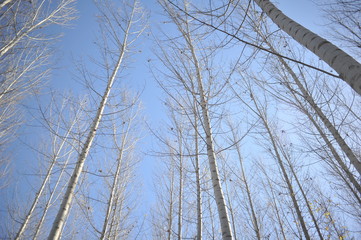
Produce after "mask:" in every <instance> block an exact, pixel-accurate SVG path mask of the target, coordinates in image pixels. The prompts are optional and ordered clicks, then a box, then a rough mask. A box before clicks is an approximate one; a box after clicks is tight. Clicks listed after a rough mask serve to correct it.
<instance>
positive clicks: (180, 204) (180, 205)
mask: <svg viewBox="0 0 361 240" xmlns="http://www.w3.org/2000/svg"><path fill="white" fill-rule="evenodd" d="M177 131H178V134H179V137H178V147H179V195H178V234H177V235H178V240H182V239H183V238H182V219H183V181H184V180H183V151H182V147H183V146H182V132H181V131H182V130H181V129H177Z"/></svg>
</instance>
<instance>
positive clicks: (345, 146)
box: [263, 38, 361, 191]
mask: <svg viewBox="0 0 361 240" xmlns="http://www.w3.org/2000/svg"><path fill="white" fill-rule="evenodd" d="M263 40H264V41H265V43H266V44H267V45H268V46H269V47H270V49H271V50H272V51H274V52H276V50H275V49H274V48H273V46H272V44H271V43H270V42H269V41H268V40H267V39H266V38H264V39H263ZM279 61H280V62H281V64H282V65H283V66H284V67H285V68H286V71H287V72H288V73H289V74H290V75H291V77H292V79H293V80H294V82H295V83H296V85H297V87H298V88H299V89H300V90H301V93H302V96H303V98H304V99H305V100H306V101H307V102H308V103H309V105H310V106H311V107H312V109H313V110H314V111H315V112H316V114H317V115H318V116H319V117H320V119H321V121H322V122H323V123H324V125H325V126H326V128H327V129H328V130H329V132H330V133H331V134H332V136H333V137H334V139H335V140H336V142H337V144H338V145H339V146H340V148H341V149H342V151H343V152H344V153H345V154H346V156H347V157H348V159H349V160H350V162H351V164H352V165H353V166H354V168H355V169H356V170H357V171H358V173H359V174H360V175H361V162H360V161H359V160H358V159H357V157H356V155H355V154H354V152H353V151H352V149H351V148H350V147H349V146H348V144H347V143H346V142H345V140H344V139H343V138H342V136H341V134H340V133H339V131H338V130H337V129H336V127H335V126H334V125H333V124H332V123H331V122H330V120H329V119H328V118H327V117H326V116H325V114H324V113H323V111H322V109H321V108H320V107H318V105H317V103H316V102H315V101H314V99H313V97H312V96H311V95H310V93H309V92H308V91H307V89H306V88H305V87H304V86H303V84H302V83H301V81H300V80H299V78H298V77H297V74H296V73H295V72H294V71H293V70H292V69H291V67H290V66H289V65H288V64H287V62H286V61H285V60H283V59H282V58H281V57H279ZM285 86H286V87H287V88H288V89H289V90H290V92H291V94H292V95H293V97H294V98H295V99H296V101H297V102H298V103H299V105H300V106H302V104H301V102H300V101H299V99H298V97H297V96H296V95H295V93H294V91H293V89H292V87H291V86H290V85H289V84H288V83H287V82H286V83H285ZM301 108H302V112H303V113H304V114H305V115H307V117H308V118H309V119H310V121H311V122H312V124H313V125H314V126H315V127H316V129H317V130H318V132H319V133H320V135H321V137H322V138H323V139H324V140H325V143H326V144H327V146H328V147H329V149H330V150H331V152H332V154H333V155H334V156H335V159H336V160H337V162H338V163H339V165H340V166H341V167H342V169H343V170H344V171H345V173H346V175H347V176H348V177H349V178H350V179H351V182H352V183H355V187H356V188H357V189H358V191H360V185H359V184H357V181H355V179H354V177H353V175H352V173H351V172H350V170H349V169H348V167H347V166H346V164H345V163H344V162H343V161H342V160H341V158H340V157H339V155H338V153H337V151H336V150H335V148H334V147H333V146H332V144H331V142H330V141H329V140H328V138H327V137H326V134H325V133H324V132H323V131H322V129H321V128H320V126H318V124H317V123H316V121H315V120H314V118H313V117H312V116H311V114H310V112H308V111H307V110H306V109H305V108H304V107H301Z"/></svg>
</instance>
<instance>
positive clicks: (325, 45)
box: [254, 0, 361, 94]
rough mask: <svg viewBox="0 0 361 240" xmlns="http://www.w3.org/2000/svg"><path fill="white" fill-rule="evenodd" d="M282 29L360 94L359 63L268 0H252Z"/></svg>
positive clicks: (360, 71)
mask: <svg viewBox="0 0 361 240" xmlns="http://www.w3.org/2000/svg"><path fill="white" fill-rule="evenodd" d="M254 1H255V2H256V3H257V5H258V6H259V7H260V8H261V9H262V10H263V11H264V12H265V13H266V14H267V15H268V16H269V17H270V18H271V19H272V21H273V22H274V23H275V24H277V26H278V27H280V28H281V29H282V30H283V31H285V32H286V33H287V34H288V35H290V36H291V37H292V38H294V39H295V40H296V41H297V42H298V43H300V44H301V45H303V46H304V47H306V48H307V49H308V50H310V51H312V52H313V53H314V54H316V55H317V56H318V57H319V58H321V59H322V60H323V61H325V62H326V63H327V64H328V65H330V66H331V67H332V68H333V69H334V70H335V71H336V72H337V73H338V74H339V76H340V78H341V79H343V80H344V81H345V82H346V83H348V84H349V85H350V86H351V87H352V88H353V89H354V90H355V91H356V92H357V93H358V94H361V64H360V63H359V62H357V61H356V60H355V59H353V58H352V57H351V56H350V55H348V54H347V53H345V52H344V51H342V50H341V49H339V48H338V47H336V46H335V45H333V44H332V43H330V42H329V41H327V40H326V39H324V38H322V37H320V36H318V35H317V34H315V33H313V32H312V31H310V30H308V29H307V28H305V27H303V26H301V25H300V24H298V23H297V22H295V21H293V20H292V19H291V18H289V17H287V16H286V15H284V14H283V13H282V12H281V11H280V10H279V9H278V8H276V6H275V5H273V4H272V3H271V2H270V1H268V0H254Z"/></svg>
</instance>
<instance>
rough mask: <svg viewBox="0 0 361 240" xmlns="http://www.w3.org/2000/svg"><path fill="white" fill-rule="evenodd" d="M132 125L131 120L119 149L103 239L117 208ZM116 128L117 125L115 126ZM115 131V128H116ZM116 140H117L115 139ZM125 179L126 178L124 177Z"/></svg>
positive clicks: (103, 229)
mask: <svg viewBox="0 0 361 240" xmlns="http://www.w3.org/2000/svg"><path fill="white" fill-rule="evenodd" d="M130 126H131V122H129V123H128V124H127V128H126V130H125V132H124V134H123V135H122V141H121V145H120V147H119V149H118V151H119V152H118V158H117V168H116V171H115V173H114V179H113V183H112V186H111V192H110V195H109V199H108V202H107V211H106V214H105V218H104V222H103V228H102V231H101V236H100V239H101V240H103V239H105V236H106V233H107V230H108V222H109V220H110V218H111V211H112V210H113V211H115V208H114V206H113V204H114V201H116V199H115V198H116V196H115V195H116V189H117V186H118V182H119V177H120V171H121V169H122V167H123V155H124V151H125V144H126V142H127V138H128V134H129V129H130ZM114 128H115V126H114ZM114 131H115V130H114ZM115 137H116V134H115V133H114V138H115ZM114 141H115V142H116V140H115V139H114ZM123 180H124V179H123Z"/></svg>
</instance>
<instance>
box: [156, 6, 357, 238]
mask: <svg viewBox="0 0 361 240" xmlns="http://www.w3.org/2000/svg"><path fill="white" fill-rule="evenodd" d="M340 2H343V1H340ZM160 3H161V5H162V7H163V9H164V11H165V13H166V15H167V17H168V21H166V23H167V24H170V25H173V26H174V28H176V29H177V30H175V31H174V32H172V33H169V32H167V33H165V34H164V36H163V38H162V37H161V38H160V39H161V40H159V45H158V46H159V48H160V49H161V50H160V51H158V52H157V57H158V59H159V61H160V62H161V63H163V66H162V67H161V68H159V70H158V73H159V74H158V75H157V76H156V78H157V79H158V82H159V85H160V86H161V88H162V89H163V90H164V92H165V93H166V94H167V98H166V103H167V106H168V109H169V110H168V111H169V112H170V116H171V121H170V122H169V124H168V125H167V130H168V131H169V132H170V134H171V136H169V137H161V136H168V135H165V134H160V133H157V132H155V133H154V135H155V136H156V137H157V139H158V140H159V142H160V145H161V146H164V148H162V151H160V152H158V156H159V157H160V158H161V159H162V160H161V164H162V163H163V164H164V165H165V168H164V172H163V176H166V177H163V178H159V180H158V181H166V183H164V186H165V188H160V189H158V191H159V193H158V194H157V199H158V202H157V204H156V206H155V210H154V213H153V215H152V226H153V238H155V239H221V238H222V239H304V238H305V239H355V238H357V237H358V236H360V231H359V225H360V223H361V219H360V206H361V205H360V201H359V199H360V196H361V192H360V176H361V175H360V174H361V172H360V163H361V162H360V148H359V146H358V144H357V142H359V137H358V133H359V129H358V127H357V125H359V124H360V118H359V117H358V116H359V107H358V106H357V105H358V104H357V102H359V100H360V99H359V93H360V89H359V87H358V86H359V84H360V81H361V77H360V76H361V75H360V73H361V65H360V63H359V62H358V61H356V60H355V59H354V58H353V57H351V56H350V55H348V54H347V53H345V52H344V51H342V50H340V49H339V48H337V47H335V46H334V45H333V44H332V43H330V42H329V41H327V40H325V39H323V38H321V37H319V36H317V35H316V34H314V33H312V32H310V31H309V30H307V29H306V28H304V27H302V26H301V25H299V24H298V23H295V22H294V21H293V20H291V19H289V18H288V17H286V16H285V15H283V13H282V12H280V11H279V10H278V9H277V8H276V7H275V6H274V5H273V4H272V3H271V2H269V1H254V2H253V1H249V2H247V1H237V2H229V3H225V4H224V5H222V4H221V3H213V2H212V3H209V2H207V3H203V4H204V5H202V3H192V2H187V1H183V2H181V1H160ZM217 4H218V5H217ZM338 4H340V3H338ZM348 5H352V8H348V9H349V10H350V11H353V13H354V15H353V16H357V14H358V13H357V9H358V10H360V8H359V7H357V6H355V5H353V4H351V3H344V5H343V6H342V7H345V8H347V7H348ZM337 6H338V5H337V3H334V4H333V5H332V9H333V10H334V11H335V8H337ZM328 11H330V10H329V9H328ZM341 12H342V13H341ZM342 14H344V12H343V11H340V12H339V15H335V16H334V17H335V19H336V18H337V19H338V20H339V22H338V24H340V25H343V26H344V29H340V31H345V30H350V29H351V30H352V29H355V31H356V30H357V26H358V25H357V24H359V22H357V21H359V20H355V19H357V17H353V18H352V20H348V19H347V20H345V19H344V16H343V15H342ZM344 21H347V22H348V23H350V22H351V23H353V24H354V26H347V27H346V26H345V24H343V23H344ZM352 21H353V22H352ZM277 26H278V27H279V28H281V29H282V30H283V31H284V32H283V31H280V30H279V29H278V28H277ZM356 35H357V34H356ZM337 36H338V35H337ZM347 36H350V35H349V34H348V35H347ZM339 37H341V38H342V40H344V41H345V40H346V38H345V36H343V37H342V36H339ZM350 37H353V38H354V37H355V36H350ZM292 38H293V39H292ZM294 40H296V41H297V42H298V43H299V44H301V46H300V45H299V44H298V43H296V42H295V41H294ZM348 40H350V39H348ZM351 42H352V44H353V45H354V42H355V41H351V40H350V44H351ZM242 47H243V48H242ZM306 48H307V49H309V50H310V51H311V52H313V53H314V54H316V56H317V57H319V58H320V59H316V58H315V57H314V56H313V55H312V54H311V53H309V52H307V49H306ZM237 51H238V53H235V52H237ZM353 55H354V56H355V54H353ZM229 59H231V60H229ZM222 61H223V62H222ZM321 61H324V62H326V63H327V64H328V65H329V66H330V67H331V68H333V71H335V72H337V73H338V75H335V74H333V73H332V72H330V71H325V70H323V69H326V66H325V65H324V64H322V62H321ZM227 64H228V65H227ZM336 65H337V67H336ZM346 65H347V66H346ZM351 72H353V73H351ZM347 74H350V75H349V76H346V75H347ZM351 75H352V76H351ZM341 79H342V80H344V81H345V82H347V83H348V84H349V85H350V86H351V87H352V88H353V90H352V89H351V88H350V87H349V86H346V85H345V84H344V83H343V82H341V81H340V80H341ZM187 189H193V191H191V192H189V191H188V190H187ZM186 192H188V193H187V194H185V193H186ZM190 209H194V210H193V211H192V210H190ZM180 225H182V226H181V227H180ZM161 226H163V227H161ZM180 228H181V229H180Z"/></svg>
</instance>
